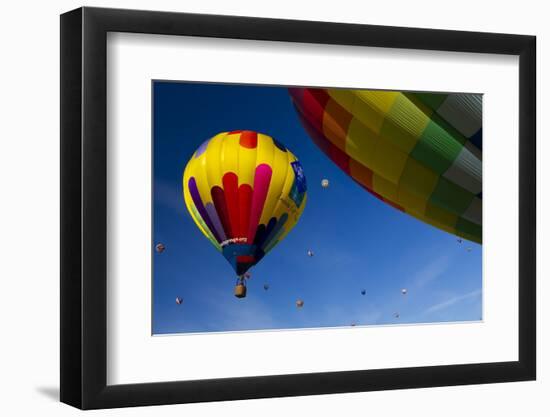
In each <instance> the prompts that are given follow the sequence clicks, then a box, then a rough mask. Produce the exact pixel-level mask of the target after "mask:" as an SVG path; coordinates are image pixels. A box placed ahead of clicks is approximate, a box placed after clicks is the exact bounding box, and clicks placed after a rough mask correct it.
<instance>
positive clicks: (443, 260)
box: [413, 255, 451, 288]
mask: <svg viewBox="0 0 550 417" xmlns="http://www.w3.org/2000/svg"><path fill="white" fill-rule="evenodd" d="M450 263H451V257H450V256H449V255H441V256H439V257H437V258H435V259H434V260H433V261H432V262H430V263H428V264H427V265H425V266H424V267H423V268H422V269H420V270H419V271H418V272H417V273H416V274H414V278H413V280H414V284H415V285H416V286H417V287H419V288H422V287H424V286H426V285H427V284H429V283H430V282H432V281H434V280H436V279H437V278H439V277H440V276H441V275H443V273H445V271H447V269H448V268H449V265H450Z"/></svg>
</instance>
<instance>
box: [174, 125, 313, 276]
mask: <svg viewBox="0 0 550 417" xmlns="http://www.w3.org/2000/svg"><path fill="white" fill-rule="evenodd" d="M306 191H307V187H306V178H305V175H304V172H303V169H302V166H301V164H300V162H299V161H298V160H297V158H296V157H295V156H294V155H293V154H292V152H290V151H289V150H288V149H287V148H286V147H285V146H284V145H282V144H281V143H279V142H278V141H276V140H275V139H273V138H271V137H270V136H267V135H264V134H262V133H257V132H253V131H247V130H243V131H233V132H223V133H219V134H217V135H216V136H214V137H212V138H211V139H209V140H207V141H206V142H204V143H203V144H202V145H201V146H200V147H199V148H198V149H197V151H196V152H195V153H194V154H193V156H192V157H191V159H190V160H189V162H188V163H187V166H186V167H185V171H184V174H183V194H184V200H185V204H186V206H187V209H188V210H189V213H190V214H191V217H192V218H193V220H194V221H195V223H196V225H197V227H198V228H199V229H200V231H201V232H202V234H203V235H204V236H205V237H206V238H208V239H209V240H210V242H211V243H212V244H213V245H214V246H215V247H216V249H218V251H220V252H221V253H222V254H223V256H224V257H225V258H226V259H227V260H228V261H229V263H230V264H231V266H232V267H233V269H234V270H235V271H236V273H237V274H238V275H243V274H245V273H246V271H247V270H248V269H249V268H250V267H251V266H253V265H255V264H257V263H258V262H259V261H260V260H261V259H262V258H263V257H264V255H265V254H266V253H267V252H269V251H270V250H271V249H273V247H275V245H277V243H279V242H280V241H281V240H283V239H284V237H285V236H286V234H287V233H288V232H289V231H290V230H291V229H292V228H293V227H294V226H295V225H296V223H297V222H298V219H299V218H300V216H301V214H302V212H303V210H304V207H305V204H306V199H307V195H306Z"/></svg>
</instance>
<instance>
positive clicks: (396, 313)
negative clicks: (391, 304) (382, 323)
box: [393, 311, 399, 319]
mask: <svg viewBox="0 0 550 417" xmlns="http://www.w3.org/2000/svg"><path fill="white" fill-rule="evenodd" d="M393 317H394V318H396V319H398V318H399V313H398V312H397V311H396V312H395V313H393Z"/></svg>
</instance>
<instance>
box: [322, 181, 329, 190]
mask: <svg viewBox="0 0 550 417" xmlns="http://www.w3.org/2000/svg"><path fill="white" fill-rule="evenodd" d="M328 186H329V182H328V180H327V179H324V180H322V181H321V187H323V188H328Z"/></svg>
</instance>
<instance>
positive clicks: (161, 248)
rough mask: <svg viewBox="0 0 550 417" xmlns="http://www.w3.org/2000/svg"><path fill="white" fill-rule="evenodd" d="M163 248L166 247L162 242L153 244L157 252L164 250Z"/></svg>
mask: <svg viewBox="0 0 550 417" xmlns="http://www.w3.org/2000/svg"><path fill="white" fill-rule="evenodd" d="M164 249H166V247H165V246H164V245H163V244H162V243H157V245H156V246H155V250H156V251H157V252H158V253H162V252H164Z"/></svg>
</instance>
